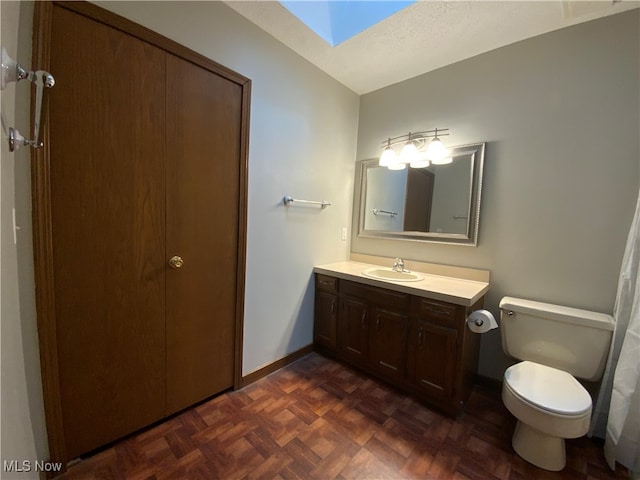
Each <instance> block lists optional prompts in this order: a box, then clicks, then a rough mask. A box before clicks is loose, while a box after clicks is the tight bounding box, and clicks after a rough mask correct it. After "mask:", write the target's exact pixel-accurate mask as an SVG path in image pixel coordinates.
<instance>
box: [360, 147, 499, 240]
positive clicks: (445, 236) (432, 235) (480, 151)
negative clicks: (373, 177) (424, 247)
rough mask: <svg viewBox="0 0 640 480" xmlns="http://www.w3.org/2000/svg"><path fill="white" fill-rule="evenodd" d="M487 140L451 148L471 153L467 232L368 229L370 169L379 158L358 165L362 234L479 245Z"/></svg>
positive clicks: (461, 153)
mask: <svg viewBox="0 0 640 480" xmlns="http://www.w3.org/2000/svg"><path fill="white" fill-rule="evenodd" d="M485 146H486V143H485V142H482V143H471V144H468V145H460V146H456V147H452V148H451V156H452V157H454V161H455V157H456V156H461V155H471V182H470V183H471V184H470V185H469V189H470V192H469V193H470V195H469V219H468V222H467V232H466V233H463V234H458V233H438V232H417V231H413V232H398V231H383V230H366V229H365V225H364V220H365V208H366V205H365V203H366V198H367V170H368V169H369V168H373V167H377V166H378V159H377V158H372V159H368V160H360V161H359V162H358V163H357V167H356V181H359V183H358V185H359V186H360V189H359V191H356V192H355V193H356V195H355V201H356V202H357V208H356V209H354V212H358V236H359V237H363V238H378V239H393V240H411V241H420V242H432V243H447V244H454V245H467V246H473V247H475V246H477V245H478V230H479V229H480V200H481V197H482V176H483V170H484V152H485Z"/></svg>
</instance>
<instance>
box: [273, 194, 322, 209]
mask: <svg viewBox="0 0 640 480" xmlns="http://www.w3.org/2000/svg"><path fill="white" fill-rule="evenodd" d="M294 202H295V203H307V204H309V205H320V208H322V209H323V210H324V209H325V208H326V207H328V206H329V205H331V203H330V202H325V201H324V200H322V201H320V202H317V201H315V200H299V199H297V198H293V197H290V196H289V195H285V196H284V197H283V198H282V203H284V205H285V206H286V207H288V206H289V205H291V204H292V203H294Z"/></svg>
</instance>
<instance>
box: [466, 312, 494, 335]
mask: <svg viewBox="0 0 640 480" xmlns="http://www.w3.org/2000/svg"><path fill="white" fill-rule="evenodd" d="M467 326H468V327H469V330H471V331H472V332H474V333H486V332H488V331H489V330H493V329H494V328H498V323H497V322H496V319H495V318H494V317H493V314H492V313H491V312H490V311H489V310H475V311H474V312H471V314H470V315H469V317H468V318H467Z"/></svg>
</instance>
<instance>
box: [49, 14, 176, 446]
mask: <svg viewBox="0 0 640 480" xmlns="http://www.w3.org/2000/svg"><path fill="white" fill-rule="evenodd" d="M50 69H51V72H53V73H54V74H55V77H56V86H55V95H51V96H50V104H49V105H50V107H49V108H50V117H49V118H50V122H49V125H50V138H51V142H50V171H51V211H52V226H53V228H52V241H53V267H54V272H53V277H54V278H55V290H54V292H55V315H56V317H55V318H56V325H57V327H56V328H57V351H58V362H59V363H58V368H59V378H60V392H61V403H62V416H63V422H64V437H65V442H66V448H67V455H68V458H73V457H75V456H77V455H78V454H80V453H84V452H86V451H88V450H91V449H94V448H96V447H98V446H100V445H102V444H104V443H106V442H108V441H112V440H114V439H116V438H119V437H121V436H122V435H125V434H127V433H130V432H131V431H134V430H136V429H138V428H140V427H143V426H145V425H147V424H149V423H151V422H153V421H156V420H158V419H159V418H162V417H163V416H164V414H165V331H164V315H165V283H164V257H165V252H164V238H165V205H164V191H165V155H164V123H165V120H164V118H165V117H164V115H165V113H164V112H165V105H164V102H165V98H164V91H165V84H164V80H163V79H164V77H165V55H164V53H163V52H162V51H161V50H160V49H158V48H155V47H152V46H150V45H149V44H146V43H144V42H141V41H139V40H137V39H135V38H133V37H131V36H128V35H126V34H124V33H121V32H120V31H117V30H114V29H111V28H108V27H106V26H104V25H102V24H101V23H98V22H94V21H92V20H89V19H87V18H85V17H83V16H80V15H78V14H75V13H71V12H69V11H67V10H65V9H63V8H60V7H58V6H55V7H54V9H53V25H52V41H51V66H50Z"/></svg>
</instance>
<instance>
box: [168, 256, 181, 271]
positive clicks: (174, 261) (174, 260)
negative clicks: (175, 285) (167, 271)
mask: <svg viewBox="0 0 640 480" xmlns="http://www.w3.org/2000/svg"><path fill="white" fill-rule="evenodd" d="M183 265H184V260H183V259H182V257H179V256H178V255H174V256H173V257H171V258H170V259H169V266H170V267H171V268H176V269H177V268H181V267H182V266H183Z"/></svg>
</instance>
